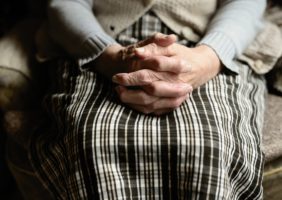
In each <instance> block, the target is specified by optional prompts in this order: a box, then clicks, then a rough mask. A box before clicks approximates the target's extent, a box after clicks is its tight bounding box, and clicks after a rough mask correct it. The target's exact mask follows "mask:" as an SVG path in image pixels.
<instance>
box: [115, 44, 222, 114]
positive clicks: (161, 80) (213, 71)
mask: <svg viewBox="0 0 282 200" xmlns="http://www.w3.org/2000/svg"><path fill="white" fill-rule="evenodd" d="M135 54H136V56H137V57H139V58H140V59H136V60H135V62H134V63H133V66H132V69H134V70H133V72H131V73H121V74H117V75H115V76H114V77H113V81H114V82H115V83H117V84H119V85H121V86H119V87H118V88H117V91H118V94H119V96H120V99H121V100H122V101H123V102H124V103H126V104H128V105H129V106H131V107H132V108H134V109H136V110H138V111H140V112H143V113H155V114H162V113H165V112H167V111H170V110H172V109H174V108H176V107H178V106H179V105H181V104H182V103H183V101H185V99H186V98H185V96H186V97H187V94H186V95H185V96H184V95H183V96H181V94H180V93H179V92H178V89H179V86H180V84H181V83H182V84H183V85H182V87H185V86H184V84H188V85H186V87H187V89H188V88H189V91H191V90H192V88H191V87H189V85H192V86H193V88H197V87H199V86H200V85H202V84H204V83H206V82H207V81H209V80H210V79H212V78H213V77H214V76H216V75H217V74H218V72H219V71H220V68H221V65H220V61H219V58H218V57H217V55H216V54H215V52H214V51H213V50H212V49H211V48H210V47H208V46H205V45H201V46H197V47H195V48H188V47H185V46H183V45H180V44H176V43H174V44H172V45H169V46H167V47H165V46H159V45H157V44H155V43H150V44H148V45H145V46H143V47H142V48H138V49H136V51H135ZM174 84H175V85H177V87H175V85H174ZM123 86H139V87H140V88H141V89H139V90H130V89H127V88H126V87H123ZM172 91H175V93H176V94H177V96H176V97H175V96H170V95H171V94H173V93H172ZM168 94H169V95H168Z"/></svg>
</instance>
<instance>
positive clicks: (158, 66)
mask: <svg viewBox="0 0 282 200" xmlns="http://www.w3.org/2000/svg"><path fill="white" fill-rule="evenodd" d="M161 66H162V60H161V59H160V58H158V57H155V58H154V59H153V66H152V67H153V68H154V69H156V70H159V69H161Z"/></svg>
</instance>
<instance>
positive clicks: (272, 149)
mask: <svg viewBox="0 0 282 200" xmlns="http://www.w3.org/2000/svg"><path fill="white" fill-rule="evenodd" d="M281 122H282V97H279V96H276V95H268V98H267V106H266V113H265V123H264V131H263V150H264V152H265V156H266V163H267V162H270V161H273V160H275V159H277V158H279V157H282V145H281V144H282V123H281Z"/></svg>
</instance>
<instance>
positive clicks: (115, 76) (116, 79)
mask: <svg viewBox="0 0 282 200" xmlns="http://www.w3.org/2000/svg"><path fill="white" fill-rule="evenodd" d="M112 81H113V82H114V83H118V77H117V75H114V76H113V77H112Z"/></svg>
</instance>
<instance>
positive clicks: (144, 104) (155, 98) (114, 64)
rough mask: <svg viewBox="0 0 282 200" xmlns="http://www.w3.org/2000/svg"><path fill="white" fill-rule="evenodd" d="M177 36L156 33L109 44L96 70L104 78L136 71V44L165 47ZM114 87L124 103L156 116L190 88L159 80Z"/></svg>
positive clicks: (171, 105)
mask: <svg viewBox="0 0 282 200" xmlns="http://www.w3.org/2000/svg"><path fill="white" fill-rule="evenodd" d="M176 39H177V38H176V37H175V36H174V35H163V34H155V35H154V36H153V37H151V38H148V39H146V40H144V41H140V42H138V43H136V44H133V45H130V46H128V47H122V46H120V45H112V46H110V47H108V48H107V49H106V50H105V51H104V52H103V53H102V55H100V56H99V57H98V59H96V60H95V63H94V65H95V69H96V70H97V71H98V72H99V73H101V74H103V75H105V76H106V77H111V76H112V75H114V74H116V73H120V72H133V71H136V70H137V69H136V62H137V61H138V60H141V59H140V58H139V57H138V56H137V55H136V52H135V49H136V48H137V47H144V46H147V45H149V44H155V45H157V46H159V47H167V46H169V45H171V44H173V43H174V42H175V41H176ZM116 89H117V92H118V94H119V97H120V99H121V101H122V102H123V103H125V104H127V105H129V106H130V107H132V108H133V109H136V110H138V111H140V112H143V113H147V114H148V113H152V112H153V113H155V114H157V115H160V114H163V113H166V112H169V111H171V110H173V109H174V108H176V107H178V106H179V105H180V104H181V103H182V102H183V101H185V100H186V98H187V96H188V94H189V93H191V91H192V87H191V86H190V84H186V83H180V82H179V83H173V82H171V83H169V82H161V81H159V82H154V83H152V84H148V85H146V86H144V87H143V88H142V89H139V90H132V89H128V88H126V87H123V86H118V87H117V88H116Z"/></svg>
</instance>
